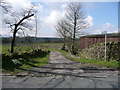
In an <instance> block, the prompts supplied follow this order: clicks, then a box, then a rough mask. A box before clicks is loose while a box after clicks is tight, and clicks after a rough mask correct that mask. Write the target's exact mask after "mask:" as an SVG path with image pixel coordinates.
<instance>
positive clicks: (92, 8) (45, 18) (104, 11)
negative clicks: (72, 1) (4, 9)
mask: <svg viewBox="0 0 120 90" xmlns="http://www.w3.org/2000/svg"><path fill="white" fill-rule="evenodd" d="M7 1H8V2H10V3H11V5H12V7H13V9H14V10H15V11H20V8H26V7H29V6H30V5H31V4H37V5H39V7H37V9H38V10H39V17H40V23H39V26H40V29H39V30H38V35H37V36H38V37H57V34H56V30H55V28H54V26H55V24H56V21H57V20H59V19H60V18H61V17H64V15H65V8H66V6H67V4H68V3H69V2H47V1H46V2H45V1H44V2H40V0H38V1H37V0H36V1H34V2H33V0H20V1H16V0H7ZM81 4H82V5H83V8H84V11H85V14H86V15H85V16H86V20H87V22H88V23H89V27H88V28H87V29H85V30H84V32H86V33H88V34H101V32H103V31H105V30H107V32H108V33H117V32H118V2H84V3H83V2H81ZM2 15H3V14H2ZM2 17H3V16H1V17H0V19H1V18H2ZM0 24H1V23H0ZM2 26H3V25H2ZM25 33H26V34H28V35H30V36H34V35H35V30H32V31H29V30H27V31H26V32H25ZM0 34H1V35H8V36H9V35H12V33H10V29H6V28H2V27H1V29H0Z"/></svg>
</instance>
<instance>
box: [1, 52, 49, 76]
mask: <svg viewBox="0 0 120 90" xmlns="http://www.w3.org/2000/svg"><path fill="white" fill-rule="evenodd" d="M24 56H25V57H24ZM48 60H49V52H47V51H40V52H37V53H33V54H32V55H26V54H23V56H22V57H20V58H18V57H16V58H12V59H9V60H4V61H3V63H2V69H3V70H2V71H3V73H9V74H17V73H19V72H20V71H22V70H23V69H32V68H36V67H41V66H44V65H46V64H47V63H48Z"/></svg>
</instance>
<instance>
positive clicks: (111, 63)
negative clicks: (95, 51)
mask: <svg viewBox="0 0 120 90" xmlns="http://www.w3.org/2000/svg"><path fill="white" fill-rule="evenodd" d="M59 51H60V52H61V53H62V54H63V56H65V57H66V58H68V59H70V60H73V61H75V62H80V63H86V64H93V65H97V66H102V67H108V68H115V69H119V68H120V61H100V60H93V59H79V58H74V57H70V56H68V54H69V53H68V52H65V51H63V50H59Z"/></svg>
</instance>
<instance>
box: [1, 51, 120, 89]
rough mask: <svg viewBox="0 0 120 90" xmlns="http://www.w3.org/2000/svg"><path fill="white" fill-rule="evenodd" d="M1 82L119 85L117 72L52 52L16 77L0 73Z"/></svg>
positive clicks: (38, 85) (35, 85)
mask: <svg viewBox="0 0 120 90" xmlns="http://www.w3.org/2000/svg"><path fill="white" fill-rule="evenodd" d="M27 72H29V73H27ZM26 73H27V75H25V74H26ZM2 85H3V88H118V71H117V70H114V69H110V68H105V67H98V66H94V65H89V64H82V63H77V62H74V61H71V60H69V59H67V58H65V57H64V56H63V55H62V53H60V52H58V51H55V52H51V53H50V60H49V63H48V64H47V65H46V66H44V67H36V68H34V69H30V70H23V72H21V73H20V75H18V76H2Z"/></svg>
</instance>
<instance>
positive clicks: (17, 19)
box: [2, 4, 36, 53]
mask: <svg viewBox="0 0 120 90" xmlns="http://www.w3.org/2000/svg"><path fill="white" fill-rule="evenodd" d="M5 5H6V4H3V5H2V8H4V10H5V11H6V12H7V15H9V16H10V17H11V18H9V19H8V18H7V19H4V22H5V23H6V24H7V25H8V26H9V27H10V28H11V30H12V31H13V38H12V41H11V53H14V46H15V39H16V33H17V32H18V31H19V30H25V29H26V28H29V29H30V28H31V26H30V25H29V23H28V22H29V20H31V19H30V17H32V16H34V13H35V12H36V11H34V9H33V8H34V6H31V7H30V8H27V9H21V12H19V13H18V12H15V11H12V10H11V9H10V10H8V7H7V5H6V6H5ZM11 8H12V7H11Z"/></svg>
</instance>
